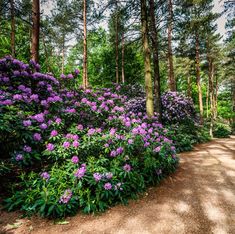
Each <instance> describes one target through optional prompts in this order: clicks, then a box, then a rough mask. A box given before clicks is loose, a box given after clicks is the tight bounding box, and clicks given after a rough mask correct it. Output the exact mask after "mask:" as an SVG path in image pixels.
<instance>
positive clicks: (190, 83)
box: [187, 73, 192, 98]
mask: <svg viewBox="0 0 235 234" xmlns="http://www.w3.org/2000/svg"><path fill="white" fill-rule="evenodd" d="M187 83H188V86H187V95H188V97H190V98H192V79H191V76H190V74H189V73H188V78H187Z"/></svg>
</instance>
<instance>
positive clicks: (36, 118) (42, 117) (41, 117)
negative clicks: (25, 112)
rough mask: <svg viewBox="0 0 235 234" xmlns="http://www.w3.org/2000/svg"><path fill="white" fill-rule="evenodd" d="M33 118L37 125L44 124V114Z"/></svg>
mask: <svg viewBox="0 0 235 234" xmlns="http://www.w3.org/2000/svg"><path fill="white" fill-rule="evenodd" d="M33 118H34V119H35V120H36V121H37V122H39V123H42V122H44V114H43V113H40V114H37V115H35V116H34V117H33Z"/></svg>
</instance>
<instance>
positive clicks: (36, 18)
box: [31, 0, 40, 63]
mask: <svg viewBox="0 0 235 234" xmlns="http://www.w3.org/2000/svg"><path fill="white" fill-rule="evenodd" d="M32 19H33V27H32V47H31V58H32V60H34V61H35V62H37V63H38V62H39V33H40V1H39V0H33V4H32Z"/></svg>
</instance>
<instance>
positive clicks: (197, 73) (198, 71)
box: [196, 33, 203, 124]
mask: <svg viewBox="0 0 235 234" xmlns="http://www.w3.org/2000/svg"><path fill="white" fill-rule="evenodd" d="M196 81H197V88H198V101H199V110H200V122H201V124H202V123H203V102H202V87H201V77H200V53H199V35H198V33H196Z"/></svg>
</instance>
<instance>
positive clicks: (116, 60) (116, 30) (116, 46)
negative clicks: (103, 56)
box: [115, 0, 119, 83]
mask: <svg viewBox="0 0 235 234" xmlns="http://www.w3.org/2000/svg"><path fill="white" fill-rule="evenodd" d="M118 21H119V18H118V1H117V0H116V25H115V33H116V39H115V48H116V57H115V63H116V83H118V82H119V74H118V71H119V67H118V60H119V58H118V44H119V40H118V26H119V25H118Z"/></svg>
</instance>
